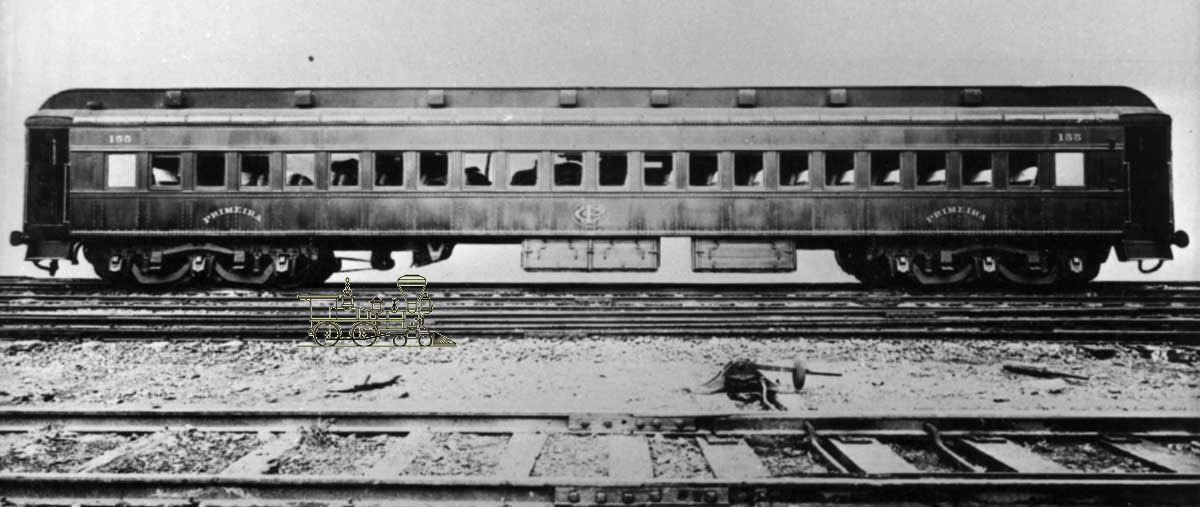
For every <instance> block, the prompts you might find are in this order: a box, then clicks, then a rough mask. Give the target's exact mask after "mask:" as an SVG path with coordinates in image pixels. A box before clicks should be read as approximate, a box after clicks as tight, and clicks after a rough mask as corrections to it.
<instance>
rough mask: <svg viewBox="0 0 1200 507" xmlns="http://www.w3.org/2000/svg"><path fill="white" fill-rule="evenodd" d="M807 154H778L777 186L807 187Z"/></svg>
mask: <svg viewBox="0 0 1200 507" xmlns="http://www.w3.org/2000/svg"><path fill="white" fill-rule="evenodd" d="M808 185H809V179H808V152H807V151H784V152H780V153H779V186H782V187H807V186H808Z"/></svg>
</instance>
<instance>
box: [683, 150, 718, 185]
mask: <svg viewBox="0 0 1200 507" xmlns="http://www.w3.org/2000/svg"><path fill="white" fill-rule="evenodd" d="M717 183H718V176H717V154H716V153H712V152H699V153H689V154H688V185H689V186H693V187H715V186H717Z"/></svg>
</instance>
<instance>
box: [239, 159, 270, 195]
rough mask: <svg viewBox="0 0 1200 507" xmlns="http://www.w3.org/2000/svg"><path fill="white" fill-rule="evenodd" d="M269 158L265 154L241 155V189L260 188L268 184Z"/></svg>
mask: <svg viewBox="0 0 1200 507" xmlns="http://www.w3.org/2000/svg"><path fill="white" fill-rule="evenodd" d="M270 178H271V156H270V155H269V154H266V153H243V154H242V159H241V182H240V183H241V187H242V188H262V187H266V186H267V185H269V184H270Z"/></svg>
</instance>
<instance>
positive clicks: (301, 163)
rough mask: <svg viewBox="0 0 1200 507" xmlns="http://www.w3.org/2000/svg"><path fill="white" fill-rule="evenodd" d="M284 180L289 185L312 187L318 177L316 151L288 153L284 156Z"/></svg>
mask: <svg viewBox="0 0 1200 507" xmlns="http://www.w3.org/2000/svg"><path fill="white" fill-rule="evenodd" d="M283 168H284V171H285V172H284V174H283V181H284V183H285V184H286V185H287V186H289V187H311V186H312V185H313V182H314V181H316V179H317V155H316V154H315V153H288V154H285V155H284V157H283Z"/></svg>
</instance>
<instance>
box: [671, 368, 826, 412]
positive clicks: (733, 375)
mask: <svg viewBox="0 0 1200 507" xmlns="http://www.w3.org/2000/svg"><path fill="white" fill-rule="evenodd" d="M766 371H777V372H789V373H791V375H792V388H793V389H794V391H791V392H792V393H796V392H799V391H800V390H801V389H803V388H804V383H805V379H806V378H807V376H808V375H824V376H834V377H840V376H841V375H842V374H841V373H834V372H823V371H813V370H809V369H808V367H807V366H805V364H804V361H803V360H801V359H799V358H797V359H796V360H795V361H794V362H793V363H792V365H791V366H782V365H775V364H763V363H756V362H754V361H751V360H749V359H738V360H735V361H731V362H729V363H726V364H725V366H723V367H721V371H720V372H719V373H717V374H716V375H715V376H714V377H713V378H711V379H709V380H708V381H707V382H704V383H703V384H701V385H700V387H698V388H696V389H694V390H693V392H697V393H700V394H715V393H721V392H723V393H725V394H726V395H727V396H729V399H731V400H734V401H738V402H741V403H757V404H759V406H761V407H762V408H763V410H771V409H775V410H787V407H785V406H784V405H783V404H782V403H780V402H779V397H778V395H779V393H781V392H786V391H782V390H780V386H779V383H778V382H776V381H774V380H772V379H770V378H768V377H767V376H766V374H765V373H764V372H766Z"/></svg>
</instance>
